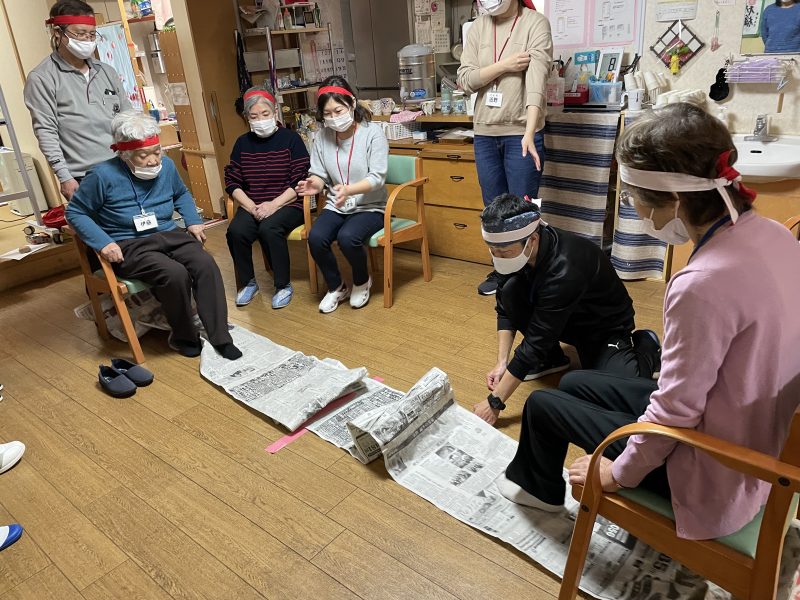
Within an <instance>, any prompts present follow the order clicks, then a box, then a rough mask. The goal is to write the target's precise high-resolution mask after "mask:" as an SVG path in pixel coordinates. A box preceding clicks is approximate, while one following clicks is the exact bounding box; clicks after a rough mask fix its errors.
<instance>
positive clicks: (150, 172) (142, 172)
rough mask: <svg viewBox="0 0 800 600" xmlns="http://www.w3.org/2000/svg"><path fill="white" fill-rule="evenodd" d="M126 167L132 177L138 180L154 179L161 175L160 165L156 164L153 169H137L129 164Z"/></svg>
mask: <svg viewBox="0 0 800 600" xmlns="http://www.w3.org/2000/svg"><path fill="white" fill-rule="evenodd" d="M128 167H130V170H131V172H132V173H133V174H134V176H135V177H137V178H139V179H145V180H147V179H155V178H156V177H158V174H159V173H161V163H158V164H157V165H156V166H155V167H137V166H134V165H130V164H129V165H128Z"/></svg>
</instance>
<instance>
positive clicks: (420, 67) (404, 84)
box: [397, 44, 436, 102]
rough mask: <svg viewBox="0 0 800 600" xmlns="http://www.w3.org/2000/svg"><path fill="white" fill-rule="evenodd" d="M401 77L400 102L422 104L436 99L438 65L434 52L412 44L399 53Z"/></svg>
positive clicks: (425, 47) (398, 61)
mask: <svg viewBox="0 0 800 600" xmlns="http://www.w3.org/2000/svg"><path fill="white" fill-rule="evenodd" d="M397 63H398V73H399V76H400V100H402V101H403V102H422V101H423V100H433V99H434V98H436V64H435V61H434V57H433V50H432V49H431V48H429V47H428V46H423V45H421V44H411V45H410V46H405V47H403V48H401V49H400V51H399V52H398V53H397Z"/></svg>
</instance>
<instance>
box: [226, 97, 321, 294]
mask: <svg viewBox="0 0 800 600" xmlns="http://www.w3.org/2000/svg"><path fill="white" fill-rule="evenodd" d="M275 106H276V103H275V97H274V96H273V95H272V94H271V93H269V92H268V91H266V90H264V89H260V88H251V89H249V90H248V91H247V92H246V93H245V95H244V114H245V116H246V117H247V120H248V121H249V122H250V132H249V133H245V134H244V135H243V136H241V137H240V138H239V139H238V140H236V143H235V144H234V146H233V151H232V152H231V161H230V164H228V166H227V167H225V191H226V192H227V193H228V194H229V195H230V197H231V198H233V200H234V201H236V202H237V203H238V204H239V208H238V209H237V211H236V214H235V215H234V217H233V219H232V220H231V223H230V225H229V226H228V233H227V236H226V237H227V238H228V248H229V249H230V252H231V256H232V257H233V263H234V267H235V269H236V274H237V275H238V276H239V281H241V282H242V283H244V287H243V288H242V289H240V290H239V291H238V293H237V295H236V305H237V306H245V305H247V304H249V303H250V302H251V301H252V300H253V296H255V295H256V292H258V283H257V282H256V279H255V272H254V270H253V242H255V241H256V240H258V241H259V242H260V243H261V247H262V248H263V249H264V252H265V253H266V255H267V260H269V264H270V266H271V267H272V273H273V276H274V279H275V293H274V295H273V296H272V308H283V307H284V306H286V305H287V304H289V302H290V301H291V300H292V293H293V289H292V284H291V283H290V281H289V247H288V243H287V241H286V236H288V235H289V233H290V232H291V231H292V230H293V229H295V228H296V227H299V226H300V225H302V224H303V199H302V198H301V197H299V196H298V195H297V194H296V193H295V191H294V188H295V187H296V186H297V184H298V182H299V181H300V180H301V179H304V178H305V176H306V173H308V168H309V157H308V150H306V147H305V144H303V140H302V139H301V138H300V136H299V135H298V134H297V133H296V132H294V131H292V130H290V129H286V128H284V127H278V125H277V121H276V114H275Z"/></svg>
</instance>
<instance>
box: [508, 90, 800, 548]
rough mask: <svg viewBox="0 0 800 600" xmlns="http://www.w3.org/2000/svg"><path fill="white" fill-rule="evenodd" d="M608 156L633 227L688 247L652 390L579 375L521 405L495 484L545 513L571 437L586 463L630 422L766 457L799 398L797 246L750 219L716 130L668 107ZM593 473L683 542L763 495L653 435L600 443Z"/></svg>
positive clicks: (716, 530) (742, 517)
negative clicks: (666, 502)
mask: <svg viewBox="0 0 800 600" xmlns="http://www.w3.org/2000/svg"><path fill="white" fill-rule="evenodd" d="M617 159H618V160H619V163H620V175H621V178H622V181H623V183H624V184H625V185H624V189H623V196H624V198H623V200H625V199H627V201H628V203H629V205H632V206H633V207H634V208H635V210H636V212H637V213H638V214H639V216H640V217H641V218H642V219H643V221H644V225H645V230H646V231H647V232H648V233H649V234H650V235H653V236H655V237H658V238H660V239H662V240H663V241H665V242H667V243H670V244H682V243H686V242H688V241H690V240H691V242H692V243H693V244H694V251H693V253H692V256H691V258H690V260H689V264H688V266H686V267H685V268H684V269H683V270H681V271H680V272H679V273H677V274H676V275H675V276H674V277H673V278H672V279H671V280H670V282H669V285H668V286H667V292H666V297H665V300H664V330H665V336H664V343H663V350H662V357H661V361H662V363H661V376H660V378H659V381H658V383H657V384H656V383H654V382H651V381H648V380H646V379H625V378H620V377H615V376H613V375H608V374H603V373H599V372H594V371H579V372H574V373H570V374H568V375H567V376H565V377H564V378H563V379H562V381H561V384H560V386H559V389H558V390H546V391H539V392H534V393H533V394H532V396H531V397H530V398H529V399H528V401H527V403H526V405H525V414H524V417H523V429H522V433H521V435H520V445H519V450H518V452H517V455H516V457H515V458H514V460H513V461H512V462H511V464H510V465H509V466H508V469H507V471H506V476H505V477H504V478H501V479H500V481H499V482H498V485H499V487H500V491H501V493H503V495H505V496H506V497H508V498H509V499H511V500H512V501H514V502H518V503H520V504H526V505H529V506H535V507H537V508H542V509H544V510H558V509H559V508H560V506H561V505H562V504H563V500H564V493H565V487H566V486H565V482H564V480H563V479H562V476H561V469H562V466H563V463H564V459H565V456H566V451H567V446H568V443H570V442H572V443H574V444H576V445H578V446H580V447H582V448H583V449H584V450H585V451H586V452H587V453H589V454H591V453H592V452H593V451H594V449H595V448H596V447H597V446H598V445H599V443H600V442H601V441H602V440H603V439H604V438H605V437H606V436H607V435H608V434H609V433H611V432H612V431H613V430H615V429H617V428H618V427H620V426H622V425H626V424H628V423H633V422H635V421H637V420H639V421H642V422H649V423H659V424H661V425H668V426H673V427H682V428H688V429H696V430H697V431H702V432H705V433H708V434H710V435H713V436H715V437H718V438H721V439H724V440H727V441H730V442H733V443H735V444H739V445H742V446H745V447H749V448H752V449H754V450H758V451H760V452H764V453H767V454H770V455H772V456H778V454H779V453H780V450H781V448H782V446H783V444H784V441H785V440H786V436H787V433H788V427H789V424H790V422H791V418H792V415H793V413H794V411H795V409H796V408H797V405H798V402H800V352H798V348H800V317H798V315H797V306H798V304H797V303H798V298H800V278H798V277H796V272H797V265H798V264H800V244H798V243H797V240H796V239H794V237H793V236H792V235H791V234H790V233H789V231H788V230H787V229H785V228H784V227H782V226H781V225H780V224H778V223H776V222H774V221H771V220H769V219H766V218H764V217H761V216H759V215H758V214H757V213H756V211H755V210H753V209H752V208H751V203H752V201H753V200H754V199H755V194H754V193H753V192H751V191H750V190H748V189H747V188H746V187H745V186H744V185H742V184H740V183H739V179H740V177H739V174H738V172H737V171H736V170H735V169H734V168H733V166H732V165H733V163H734V162H735V161H736V150H735V147H734V145H733V141H732V140H731V136H730V134H729V133H728V131H727V130H726V129H725V127H724V125H722V123H720V122H719V121H718V120H717V119H714V118H713V117H711V116H709V115H708V114H706V113H705V112H704V111H702V110H700V109H698V108H696V107H694V106H692V105H689V104H671V105H669V106H668V107H665V108H663V109H660V110H656V111H653V113H652V115H650V116H648V117H642V118H641V119H639V120H638V121H637V122H636V123H635V124H634V125H633V126H632V127H630V128H629V129H628V130H626V132H625V134H624V135H623V136H622V138H621V139H620V142H619V146H618V150H617ZM589 458H590V457H589V456H585V457H582V458H580V459H578V460H577V461H576V462H575V463H574V464H573V465H572V466H571V467H570V483H580V484H583V483H584V481H585V477H586V471H587V468H588V465H589ZM600 474H601V482H602V484H603V489H604V490H605V491H607V492H614V491H616V490H618V489H620V488H622V487H637V486H641V487H645V488H648V489H650V490H652V491H655V492H657V493H659V494H662V495H664V496H665V497H667V498H670V499H671V501H672V506H673V509H674V512H675V522H676V528H677V532H678V535H679V536H680V537H684V538H689V539H710V538H718V537H722V536H725V535H728V534H731V533H734V532H735V531H738V530H739V529H741V528H742V527H743V526H744V525H746V524H747V523H748V522H749V521H751V520H752V519H753V517H754V516H755V515H756V514H757V513H758V512H759V510H760V508H761V506H762V505H763V504H765V502H766V499H767V495H768V494H769V485H768V484H767V483H765V482H762V481H760V480H757V479H754V478H752V477H747V476H744V475H742V474H740V473H738V472H735V471H733V470H730V469H728V468H726V467H723V466H722V465H720V464H719V463H718V462H716V461H715V460H714V459H712V458H711V457H710V456H708V455H707V454H704V453H702V452H700V451H698V450H695V449H693V448H690V447H689V446H685V445H681V444H678V443H677V442H674V441H671V440H668V439H666V438H663V437H657V436H633V437H631V438H629V439H628V440H627V441H624V440H622V441H620V442H617V443H615V444H612V445H611V446H609V447H608V449H607V450H606V452H605V453H604V458H603V459H602V463H601V467H600Z"/></svg>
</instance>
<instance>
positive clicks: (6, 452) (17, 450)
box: [0, 442, 25, 473]
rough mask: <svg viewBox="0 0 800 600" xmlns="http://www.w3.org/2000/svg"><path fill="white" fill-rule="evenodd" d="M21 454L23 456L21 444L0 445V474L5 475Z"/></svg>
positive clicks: (23, 445) (22, 445)
mask: <svg viewBox="0 0 800 600" xmlns="http://www.w3.org/2000/svg"><path fill="white" fill-rule="evenodd" d="M23 454H25V444H23V443H22V442H8V443H7V444H0V473H5V472H6V471H8V470H9V469H10V468H11V467H13V466H14V465H15V464H17V463H18V462H19V459H20V458H22V455H23Z"/></svg>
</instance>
